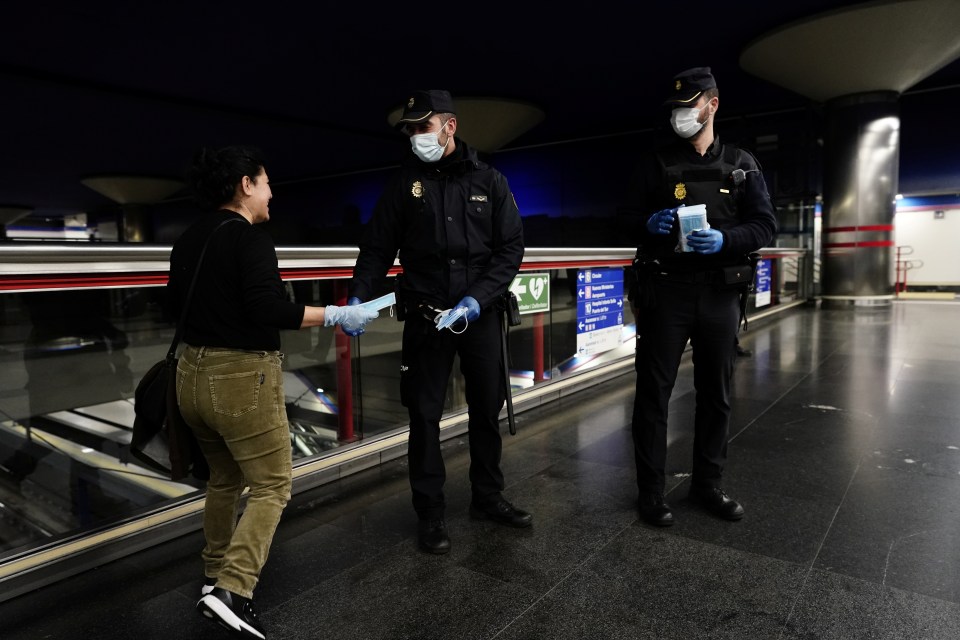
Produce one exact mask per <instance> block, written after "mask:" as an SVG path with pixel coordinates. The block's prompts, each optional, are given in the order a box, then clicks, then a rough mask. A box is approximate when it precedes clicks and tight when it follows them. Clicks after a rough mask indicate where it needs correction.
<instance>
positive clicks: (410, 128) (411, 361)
mask: <svg viewBox="0 0 960 640" xmlns="http://www.w3.org/2000/svg"><path fill="white" fill-rule="evenodd" d="M398 127H401V128H402V131H403V132H404V133H405V134H407V135H408V136H409V137H410V142H411V146H412V153H410V154H409V155H408V156H407V158H406V159H405V161H404V162H403V164H402V166H401V169H400V171H399V172H398V174H397V175H396V176H395V177H394V178H393V180H392V181H391V182H389V183H388V185H387V187H386V189H385V191H384V193H383V194H382V196H381V197H380V200H379V201H378V203H377V205H376V207H375V208H374V211H373V217H372V219H371V220H370V222H369V224H368V225H367V227H366V229H365V230H364V237H363V240H362V242H361V243H360V255H359V257H358V258H357V264H356V267H355V268H354V272H353V281H352V284H351V289H350V295H351V298H350V300H349V302H350V303H352V304H356V303H359V302H360V301H366V300H369V299H370V298H371V297H372V296H374V295H375V294H376V293H377V285H378V283H379V282H380V281H381V280H382V279H383V277H384V276H385V275H386V273H387V270H388V269H389V268H390V266H391V265H392V264H393V261H394V259H395V258H396V257H397V253H398V251H399V258H400V264H401V266H402V267H403V274H402V278H400V290H399V292H398V304H402V305H403V310H402V311H403V313H404V314H405V325H404V329H403V353H402V364H401V367H400V396H401V400H402V402H403V404H404V406H406V407H407V409H408V410H409V413H410V436H409V450H408V457H409V462H410V485H411V488H412V491H413V506H414V509H415V511H416V512H417V515H418V517H419V520H420V523H419V528H418V534H419V535H418V541H419V545H420V548H421V549H423V550H424V551H428V552H430V553H446V552H447V551H449V550H450V539H449V536H448V535H447V530H446V523H445V520H444V510H445V501H444V495H443V484H444V480H445V477H446V473H445V470H444V464H443V458H442V456H441V451H440V418H441V416H442V413H443V405H444V398H445V396H446V389H447V381H448V379H449V377H450V372H451V369H452V367H453V362H454V356H455V355H459V356H460V371H461V372H462V373H463V377H464V381H465V384H466V400H467V406H468V410H469V425H468V429H469V442H470V482H471V486H472V502H471V505H470V513H471V515H472V516H473V517H476V518H487V519H491V520H494V521H496V522H499V523H502V524H506V525H509V526H514V527H528V526H530V524H531V522H532V517H531V515H530V514H529V513H527V512H525V511H522V510H521V509H517V508H516V507H514V506H513V505H512V504H510V502H508V501H507V500H506V499H505V498H504V497H503V495H502V493H501V492H502V490H503V488H504V481H503V473H502V472H501V470H500V454H501V448H502V443H501V437H500V430H499V416H500V410H501V409H502V408H503V404H504V400H505V395H504V381H503V375H504V373H503V362H502V359H501V353H502V350H501V343H500V340H501V334H500V332H501V325H500V322H501V311H500V306H499V304H500V300H501V297H502V296H503V294H504V293H505V292H506V291H507V288H508V287H509V286H510V283H511V282H512V281H513V278H514V277H515V276H516V274H517V272H518V271H519V269H520V263H521V261H522V259H523V251H524V247H523V227H522V225H521V222H520V212H519V211H518V209H517V204H516V202H515V201H514V198H513V194H512V193H511V191H510V187H509V186H508V184H507V180H506V178H505V177H504V176H503V175H502V174H501V173H500V172H498V171H497V170H496V169H494V168H493V167H491V166H489V165H488V164H486V163H485V162H483V161H481V160H480V159H479V158H478V157H477V153H476V151H475V150H474V149H473V148H471V147H470V146H468V145H467V144H466V143H465V142H464V141H463V140H461V139H460V138H457V137H456V136H455V134H456V131H457V117H456V111H455V110H454V104H453V100H452V98H451V97H450V94H449V93H448V92H447V91H442V90H430V91H416V92H414V93H412V94H411V95H410V97H409V98H408V99H407V101H406V102H405V103H404V108H403V113H402V115H401V118H400V122H399V123H398ZM447 313H452V314H454V315H455V316H459V318H458V319H457V320H456V322H454V323H453V324H451V325H450V326H449V327H445V328H441V329H440V330H438V327H443V325H444V324H446V320H445V319H444V316H445V315H446V314H447Z"/></svg>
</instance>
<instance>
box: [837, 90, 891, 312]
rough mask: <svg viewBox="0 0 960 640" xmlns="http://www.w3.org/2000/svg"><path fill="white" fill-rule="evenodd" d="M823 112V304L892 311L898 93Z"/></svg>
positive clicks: (841, 103) (854, 98) (848, 101)
mask: <svg viewBox="0 0 960 640" xmlns="http://www.w3.org/2000/svg"><path fill="white" fill-rule="evenodd" d="M824 113H825V118H826V134H825V139H824V178H823V222H822V224H823V263H822V265H821V282H822V291H823V298H822V299H823V302H824V304H825V305H830V306H850V305H855V306H888V305H890V304H891V303H892V301H893V297H894V282H895V265H896V256H895V242H894V237H893V216H894V211H895V204H896V202H895V197H896V194H897V186H898V182H897V180H898V170H899V156H900V116H899V105H898V94H897V92H894V91H876V92H869V93H861V94H856V95H849V96H843V97H840V98H835V99H833V100H830V101H828V102H827V103H826V104H825V112H824Z"/></svg>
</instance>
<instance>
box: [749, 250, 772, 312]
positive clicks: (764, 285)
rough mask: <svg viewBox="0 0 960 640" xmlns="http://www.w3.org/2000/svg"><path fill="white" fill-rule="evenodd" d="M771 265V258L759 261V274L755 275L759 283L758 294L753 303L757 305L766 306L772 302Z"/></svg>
mask: <svg viewBox="0 0 960 640" xmlns="http://www.w3.org/2000/svg"><path fill="white" fill-rule="evenodd" d="M770 266H771V265H770V261H769V260H758V261H757V274H756V275H755V276H754V277H755V278H756V283H757V296H756V299H755V300H754V303H753V306H755V307H765V306H767V305H768V304H770V282H771V280H772V278H771V277H770Z"/></svg>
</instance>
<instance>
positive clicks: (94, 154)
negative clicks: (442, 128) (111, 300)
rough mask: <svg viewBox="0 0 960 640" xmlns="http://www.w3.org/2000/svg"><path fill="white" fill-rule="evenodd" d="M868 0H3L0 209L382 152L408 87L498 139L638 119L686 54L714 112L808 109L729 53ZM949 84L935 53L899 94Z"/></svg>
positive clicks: (649, 121)
mask: <svg viewBox="0 0 960 640" xmlns="http://www.w3.org/2000/svg"><path fill="white" fill-rule="evenodd" d="M911 3H912V4H914V5H916V6H917V9H918V11H922V10H924V9H925V7H924V6H922V5H924V4H925V2H924V0H911V1H910V2H908V3H905V4H911ZM883 4H890V3H889V2H879V3H878V2H868V3H863V2H845V1H835V0H834V1H831V0H793V1H791V2H769V1H755V0H743V1H741V2H736V3H733V2H719V1H713V2H701V1H688V2H674V3H644V2H637V1H636V0H634V1H632V2H601V3H595V4H590V5H575V6H569V5H568V7H567V8H564V7H563V6H562V5H559V4H554V3H545V2H526V1H524V0H514V1H513V2H503V1H502V0H488V1H486V2H481V3H473V4H458V3H449V4H448V3H421V4H417V5H415V6H414V5H410V4H404V3H399V2H397V3H382V2H370V3H356V4H354V3H344V2H338V3H330V2H315V3H303V2H286V1H278V2H256V3H254V2H248V1H246V0H240V1H234V2H226V1H224V0H209V1H206V2H202V1H199V0H194V1H192V2H180V1H168V2H162V3H156V2H140V3H135V2H115V1H109V2H96V1H91V2H85V3H75V2H74V3H66V2H45V1H43V0H37V1H35V2H31V3H25V2H21V3H16V4H15V5H11V6H7V7H6V8H5V9H4V14H5V15H4V17H3V23H4V29H3V32H4V36H3V37H2V38H0V104H2V105H3V107H2V113H3V118H2V124H0V130H2V131H3V136H2V147H0V148H2V151H0V209H2V208H3V207H8V208H9V207H23V208H25V209H30V210H32V211H33V212H34V215H63V214H69V213H76V212H82V211H90V210H94V209H97V208H98V207H103V206H105V205H109V204H110V203H111V198H110V197H107V196H105V195H103V194H102V193H100V192H98V191H97V190H94V189H93V188H90V187H88V186H86V185H85V184H84V182H83V181H84V180H86V179H89V178H91V177H98V176H100V177H102V176H104V175H127V176H149V177H155V178H170V179H178V178H180V177H181V176H182V175H183V170H184V168H185V166H186V164H187V162H188V161H189V158H190V157H191V155H192V154H193V152H194V150H195V149H196V148H197V147H198V146H200V145H225V144H233V143H250V144H256V145H258V146H260V147H261V148H262V149H263V150H264V152H265V154H266V156H267V158H268V170H269V172H270V174H271V181H272V182H273V183H274V184H282V183H284V182H286V181H297V180H304V179H315V178H322V177H327V176H337V175H342V174H348V173H351V172H358V171H366V170H370V169H377V168H382V167H385V166H391V165H393V164H395V163H396V161H397V160H398V158H399V157H400V153H401V151H402V149H403V145H405V144H406V143H405V141H404V140H403V139H402V138H401V137H400V135H399V134H397V133H396V132H395V131H394V130H393V129H392V128H391V126H390V124H389V122H388V116H389V114H390V113H391V112H392V111H393V110H395V109H397V108H398V107H399V106H400V104H401V103H402V101H403V100H404V99H405V98H406V97H407V94H408V93H409V91H410V90H412V89H418V88H447V89H449V90H450V91H451V92H452V93H453V95H454V97H455V99H466V98H477V99H480V100H478V101H476V102H474V105H475V106H476V105H480V106H481V107H482V106H483V105H484V104H485V102H484V101H490V100H496V101H506V102H507V103H513V104H519V105H522V106H526V107H532V108H533V109H532V111H533V113H535V114H538V116H537V117H535V118H534V120H536V123H535V124H532V126H529V127H527V126H526V125H524V126H523V127H521V128H520V129H521V130H520V131H512V132H507V133H505V134H504V136H505V140H503V141H501V142H498V143H497V145H498V146H499V147H500V148H504V149H506V148H517V147H529V146H534V145H546V144H551V143H557V142H562V141H568V140H576V139H580V138H586V137H592V136H603V135H613V134H617V133H622V132H630V131H636V130H644V129H649V128H651V127H653V126H654V125H656V124H659V122H660V120H661V119H662V118H663V116H664V112H663V111H662V107H661V102H662V100H663V98H664V96H665V94H666V93H667V92H668V91H669V85H670V81H671V78H672V77H673V75H674V74H675V73H676V72H678V71H680V70H682V69H685V68H688V67H693V66H710V67H712V68H713V71H714V75H715V76H716V78H717V81H718V84H719V86H720V90H721V113H720V115H721V116H724V115H725V116H732V115H738V114H741V115H749V114H756V113H769V112H776V111H778V110H783V109H793V108H797V107H803V106H810V105H811V104H816V102H815V100H814V99H813V98H811V97H808V96H805V95H801V94H800V93H796V92H794V91H793V90H791V89H788V88H784V87H783V86H780V85H778V84H777V83H775V82H772V81H771V80H768V79H764V78H761V77H759V76H757V75H752V74H751V73H749V72H748V71H746V70H744V68H743V67H742V66H741V57H742V55H743V53H744V51H745V50H747V49H748V48H750V47H751V45H752V44H756V43H757V42H758V40H762V39H763V38H764V37H765V36H766V35H768V34H770V33H773V32H775V31H777V30H778V29H782V28H783V27H785V26H787V25H791V24H795V23H797V21H804V20H808V19H810V18H812V17H815V16H819V15H821V14H824V13H829V12H840V13H844V12H848V11H851V10H855V9H858V8H862V7H864V6H871V5H883ZM927 8H928V7H927ZM857 28H858V24H857V23H856V22H855V23H854V24H853V26H852V29H853V32H850V33H849V34H848V35H843V34H840V36H839V40H840V43H839V46H840V47H841V51H842V50H843V49H842V47H843V46H846V43H847V41H848V40H849V43H850V44H849V46H851V47H853V46H857V45H856V43H857V41H858V39H857V38H856V37H854V36H856V29H857ZM864 28H868V25H864ZM890 35H891V37H894V36H895V35H896V34H895V33H891V34H890ZM848 36H849V37H848ZM880 40H881V41H883V40H884V38H882V37H881V38H880ZM791 46H796V47H798V53H799V52H800V51H801V50H802V47H803V46H804V42H803V41H802V40H801V41H800V42H799V43H798V42H797V41H793V42H792V43H791ZM810 46H818V47H819V46H822V43H814V42H811V43H810ZM754 51H756V50H754ZM841 57H842V56H841ZM755 63H756V61H754V64H755ZM841 63H842V60H838V64H841ZM820 72H824V73H825V72H826V69H824V68H823V67H822V66H821V67H820V68H811V69H809V73H810V74H817V73H820ZM793 73H794V74H796V69H794V70H793ZM958 84H960V64H958V63H957V62H955V61H954V62H949V63H947V64H945V66H941V67H940V68H939V69H938V70H936V71H935V72H933V73H932V74H931V75H929V76H928V77H925V78H924V79H922V80H920V81H919V82H918V83H916V84H915V85H914V86H911V87H909V90H911V91H914V90H924V91H927V90H936V89H937V88H939V87H950V86H956V85H958ZM465 103H466V100H465ZM469 124H470V123H469V122H468V121H467V119H466V116H465V114H464V113H462V114H461V127H462V131H464V133H466V130H467V129H466V128H467V127H468V126H469ZM528 124H529V123H528ZM474 127H475V129H476V128H477V127H476V123H474ZM477 135H479V133H477ZM468 139H469V138H468ZM88 182H89V180H88ZM114 199H115V197H114Z"/></svg>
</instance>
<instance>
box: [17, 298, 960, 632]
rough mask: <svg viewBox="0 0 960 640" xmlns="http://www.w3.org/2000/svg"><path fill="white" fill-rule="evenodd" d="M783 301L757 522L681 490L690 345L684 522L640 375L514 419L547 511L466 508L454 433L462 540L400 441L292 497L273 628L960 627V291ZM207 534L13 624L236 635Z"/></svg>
mask: <svg viewBox="0 0 960 640" xmlns="http://www.w3.org/2000/svg"><path fill="white" fill-rule="evenodd" d="M781 315H782V316H783V317H780V316H774V317H771V318H769V319H765V320H760V321H756V322H753V323H751V325H750V329H749V331H747V332H746V333H744V334H742V335H741V343H742V344H743V346H745V347H747V348H749V349H752V350H753V356H752V357H750V358H740V359H738V361H737V364H736V377H735V382H734V388H733V424H732V430H731V435H732V438H731V442H730V447H729V465H728V468H727V470H726V473H725V488H726V489H727V491H728V493H729V494H731V495H732V496H733V497H735V498H736V499H738V500H740V501H741V502H742V503H743V505H744V507H745V509H746V516H745V517H744V519H743V520H742V521H740V522H734V523H731V522H726V521H721V520H717V519H715V518H713V517H711V516H710V515H708V514H706V513H704V512H702V511H701V510H699V509H698V508H696V507H695V506H694V505H692V504H690V503H688V502H687V500H686V492H687V487H688V484H689V478H688V476H687V473H688V471H689V458H690V444H691V437H692V436H691V434H692V421H693V413H692V406H693V396H694V391H693V383H692V369H691V364H690V356H689V354H687V356H685V359H684V363H683V365H682V367H681V374H680V379H679V380H678V383H677V387H676V389H675V391H674V395H673V399H672V403H671V415H670V445H669V456H668V457H669V460H668V490H669V493H668V495H667V501H668V502H669V503H670V504H671V505H672V506H673V507H674V514H675V517H676V520H677V522H676V524H675V525H674V526H673V527H671V528H669V529H656V528H653V527H650V526H647V525H645V524H643V523H642V522H640V521H639V520H638V517H637V513H636V510H635V506H634V501H635V498H636V488H635V484H634V469H633V457H632V449H631V440H630V413H631V408H632V403H633V384H634V375H633V374H632V373H631V374H626V375H623V376H620V377H619V378H617V379H614V380H612V381H609V382H606V383H604V384H602V385H598V386H596V387H593V388H591V389H588V390H586V391H583V392H580V393H578V394H575V395H571V396H568V397H566V398H563V399H561V400H559V401H557V402H554V403H552V404H549V405H546V406H543V407H541V408H538V409H534V410H531V411H527V412H524V413H523V414H521V415H520V416H518V435H517V436H516V437H511V436H509V435H505V436H504V443H505V447H504V454H503V460H504V462H503V466H504V470H505V474H506V479H507V483H508V487H507V491H506V495H507V497H508V498H510V499H511V500H512V501H514V502H515V503H516V504H517V505H518V506H520V507H523V508H525V509H527V510H529V511H531V512H532V513H533V514H534V518H535V520H534V526H533V527H532V528H531V529H527V530H513V529H507V528H504V527H501V526H498V525H496V524H493V523H490V522H486V521H476V520H471V519H470V517H469V515H468V514H467V507H468V503H469V485H468V481H467V464H468V458H467V444H466V439H465V438H457V439H454V440H451V441H448V442H447V443H445V446H444V451H445V458H446V461H447V475H448V480H447V487H448V492H447V496H448V514H447V521H448V526H449V529H450V534H451V538H452V542H453V549H452V551H451V552H450V553H449V554H448V555H446V556H431V555H427V554H423V553H421V552H419V551H418V550H417V547H416V538H415V525H416V521H415V516H414V514H413V511H412V508H411V506H410V492H409V488H408V485H407V480H406V465H405V460H404V459H400V460H396V461H393V462H391V463H387V464H385V465H383V466H381V467H379V468H376V469H372V470H368V471H364V472H361V473H359V474H356V475H353V476H350V477H348V478H347V479H345V480H342V481H340V482H338V483H335V484H330V485H325V486H322V487H319V488H317V489H314V490H312V491H310V492H308V493H306V494H302V495H298V496H296V497H295V498H294V500H293V501H292V502H291V504H290V505H289V507H288V508H287V510H286V512H285V514H284V518H283V520H282V522H281V525H280V528H279V530H278V533H277V537H276V539H275V542H274V546H273V550H272V553H271V557H270V560H269V562H268V564H267V567H266V569H265V570H264V572H263V575H262V576H261V582H260V585H259V587H258V588H257V592H256V599H257V602H258V606H259V609H260V612H261V618H262V620H263V623H264V625H265V627H266V630H267V633H268V635H267V637H268V638H283V639H315V638H337V639H338V640H347V639H358V640H359V639H365V640H367V639H383V640H402V639H411V640H413V639H416V640H447V639H455V640H473V639H477V640H487V639H494V638H496V639H498V640H517V639H521V638H522V639H534V638H536V639H539V638H545V639H547V638H549V639H557V638H560V639H567V638H569V639H574V638H576V639H580V638H586V639H588V640H592V639H604V638H611V639H612V638H618V639H619V638H631V639H634V638H651V639H654V638H656V639H677V640H681V639H684V640H688V639H691V638H738V639H740V638H749V639H767V638H770V639H784V640H786V639H797V640H800V639H804V640H808V639H814V638H816V639H828V638H829V639H834V638H836V639H838V640H839V639H843V640H852V639H860V638H864V639H865V638H873V639H876V638H884V639H885V638H890V639H894V638H909V639H917V638H923V639H944V640H946V639H956V638H958V637H960V571H958V570H957V566H956V564H957V561H958V559H960V339H958V335H957V333H958V327H960V304H958V303H956V302H906V303H896V304H894V305H893V306H892V307H891V308H889V309H886V310H872V311H854V310H822V309H815V308H813V307H804V308H800V309H795V310H792V311H789V312H787V313H785V314H781ZM504 431H506V429H505V428H504ZM201 546H202V536H201V535H200V533H199V532H196V533H193V534H190V535H187V536H184V537H181V538H178V539H176V540H173V541H171V542H167V543H164V544H161V545H159V546H157V547H154V548H152V549H149V550H147V551H144V552H140V553H138V554H136V555H135V556H132V557H129V558H125V559H121V560H117V561H114V562H111V563H109V564H105V565H104V566H101V567H99V568H97V569H94V570H91V571H88V572H86V573H84V574H81V575H78V576H75V577H73V578H69V579H66V580H64V581H62V582H60V583H58V584H56V585H52V586H49V587H46V588H44V589H40V590H38V591H35V592H32V593H29V594H26V595H23V596H20V597H18V598H14V599H12V600H9V601H7V602H4V603H3V604H0V638H4V639H5V640H19V639H24V640H25V639H30V640H35V639H39V638H97V639H108V638H118V639H119V638H135V639H137V640H147V639H150V638H178V639H191V638H214V639H215V638H227V637H229V636H228V635H227V634H226V632H225V631H222V630H221V629H219V628H218V627H216V626H215V625H213V624H211V623H209V622H207V621H205V620H203V619H202V618H201V617H200V616H199V615H198V614H197V613H196V612H195V611H194V609H193V607H194V603H195V601H196V599H197V597H198V593H199V589H200V579H199V578H200V575H201V564H200V559H199V551H200V548H201Z"/></svg>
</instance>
